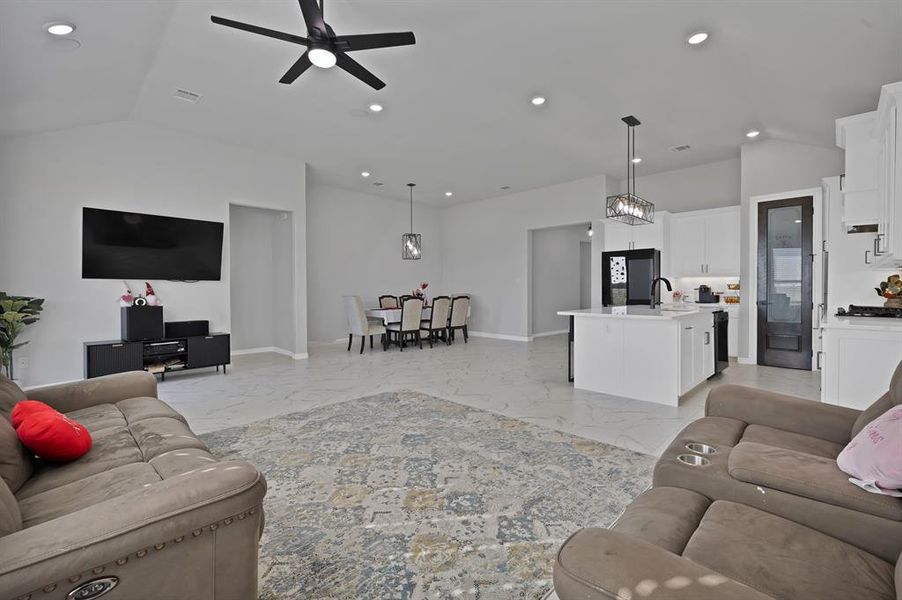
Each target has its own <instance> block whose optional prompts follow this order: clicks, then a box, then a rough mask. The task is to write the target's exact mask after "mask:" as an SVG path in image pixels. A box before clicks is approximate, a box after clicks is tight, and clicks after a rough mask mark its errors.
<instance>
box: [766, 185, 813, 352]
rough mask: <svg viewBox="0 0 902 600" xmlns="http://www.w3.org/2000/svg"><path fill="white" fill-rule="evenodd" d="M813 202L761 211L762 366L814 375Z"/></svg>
mask: <svg viewBox="0 0 902 600" xmlns="http://www.w3.org/2000/svg"><path fill="white" fill-rule="evenodd" d="M813 219H814V201H813V198H811V196H806V197H802V198H790V199H786V200H774V201H772V202H762V203H761V204H759V205H758V298H757V301H758V364H759V365H767V366H771V367H788V368H791V369H811V337H812V336H811V314H812V309H813V308H814V306H813V304H812V297H811V277H812V257H813V250H812V231H813Z"/></svg>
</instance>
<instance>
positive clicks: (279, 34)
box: [210, 16, 308, 46]
mask: <svg viewBox="0 0 902 600" xmlns="http://www.w3.org/2000/svg"><path fill="white" fill-rule="evenodd" d="M210 20H211V21H213V22H214V23H216V24H217V25H225V26H226V27H232V28H234V29H240V30H242V31H247V32H249V33H256V34H257V35H265V36H266V37H271V38H275V39H277V40H282V41H283V42H291V43H292V44H300V45H301V46H306V45H307V44H308V41H307V38H305V37H301V36H299V35H294V34H291V33H285V32H283V31H276V30H274V29H267V28H266V27H258V26H256V25H250V24H248V23H242V22H240V21H233V20H231V19H223V18H222V17H216V16H212V17H210Z"/></svg>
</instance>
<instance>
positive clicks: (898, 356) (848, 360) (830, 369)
mask: <svg viewBox="0 0 902 600" xmlns="http://www.w3.org/2000/svg"><path fill="white" fill-rule="evenodd" d="M888 320H890V321H891V319H888ZM822 335H823V340H822V341H823V346H822V347H823V350H822V352H823V355H822V356H821V360H820V365H821V370H822V374H821V400H822V401H824V402H827V403H829V404H837V405H839V406H847V407H849V408H855V409H858V410H863V409H865V408H867V407H868V406H870V405H871V404H872V403H873V402H874V401H875V400H877V399H878V398H879V397H880V396H882V395H883V394H884V393H886V391H887V390H888V389H889V382H890V379H891V378H892V375H893V372H894V371H895V369H896V366H897V365H898V364H899V362H900V361H902V326H899V324H896V325H891V324H888V325H887V327H885V328H883V329H878V328H877V327H875V328H874V329H871V328H853V327H848V326H846V327H844V326H831V325H829V324H827V325H825V326H824V328H823V330H822Z"/></svg>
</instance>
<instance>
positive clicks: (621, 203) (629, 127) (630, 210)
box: [607, 115, 655, 225]
mask: <svg viewBox="0 0 902 600" xmlns="http://www.w3.org/2000/svg"><path fill="white" fill-rule="evenodd" d="M621 120H622V121H623V122H624V123H626V193H625V194H617V195H614V196H608V197H607V217H608V218H609V219H613V220H615V221H620V222H622V223H626V224H627V225H647V224H649V223H654V222H655V205H654V204H652V203H651V202H649V201H648V200H643V199H642V198H640V197H639V196H637V195H636V163H637V162H638V161H636V129H635V128H636V126H638V125H640V124H641V123H640V122H639V119H637V118H636V117H634V116H632V115H630V116H628V117H623V119H621Z"/></svg>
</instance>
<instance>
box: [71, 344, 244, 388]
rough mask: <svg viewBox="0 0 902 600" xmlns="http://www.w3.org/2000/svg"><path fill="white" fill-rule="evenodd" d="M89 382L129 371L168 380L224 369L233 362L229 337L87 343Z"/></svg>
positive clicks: (86, 363) (86, 355)
mask: <svg viewBox="0 0 902 600" xmlns="http://www.w3.org/2000/svg"><path fill="white" fill-rule="evenodd" d="M84 346H85V378H87V379H90V378H92V377H101V376H103V375H111V374H113V373H122V372H125V371H148V372H150V373H154V374H159V375H160V378H161V379H163V380H165V379H166V373H172V372H175V371H185V370H188V369H201V368H204V367H216V370H217V371H219V367H222V372H223V373H225V372H226V366H227V365H228V364H229V363H230V362H231V344H230V339H229V334H227V333H211V334H210V335H197V336H187V337H173V338H164V339H159V340H144V341H139V342H127V341H123V340H110V341H104V342H85V344H84Z"/></svg>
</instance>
